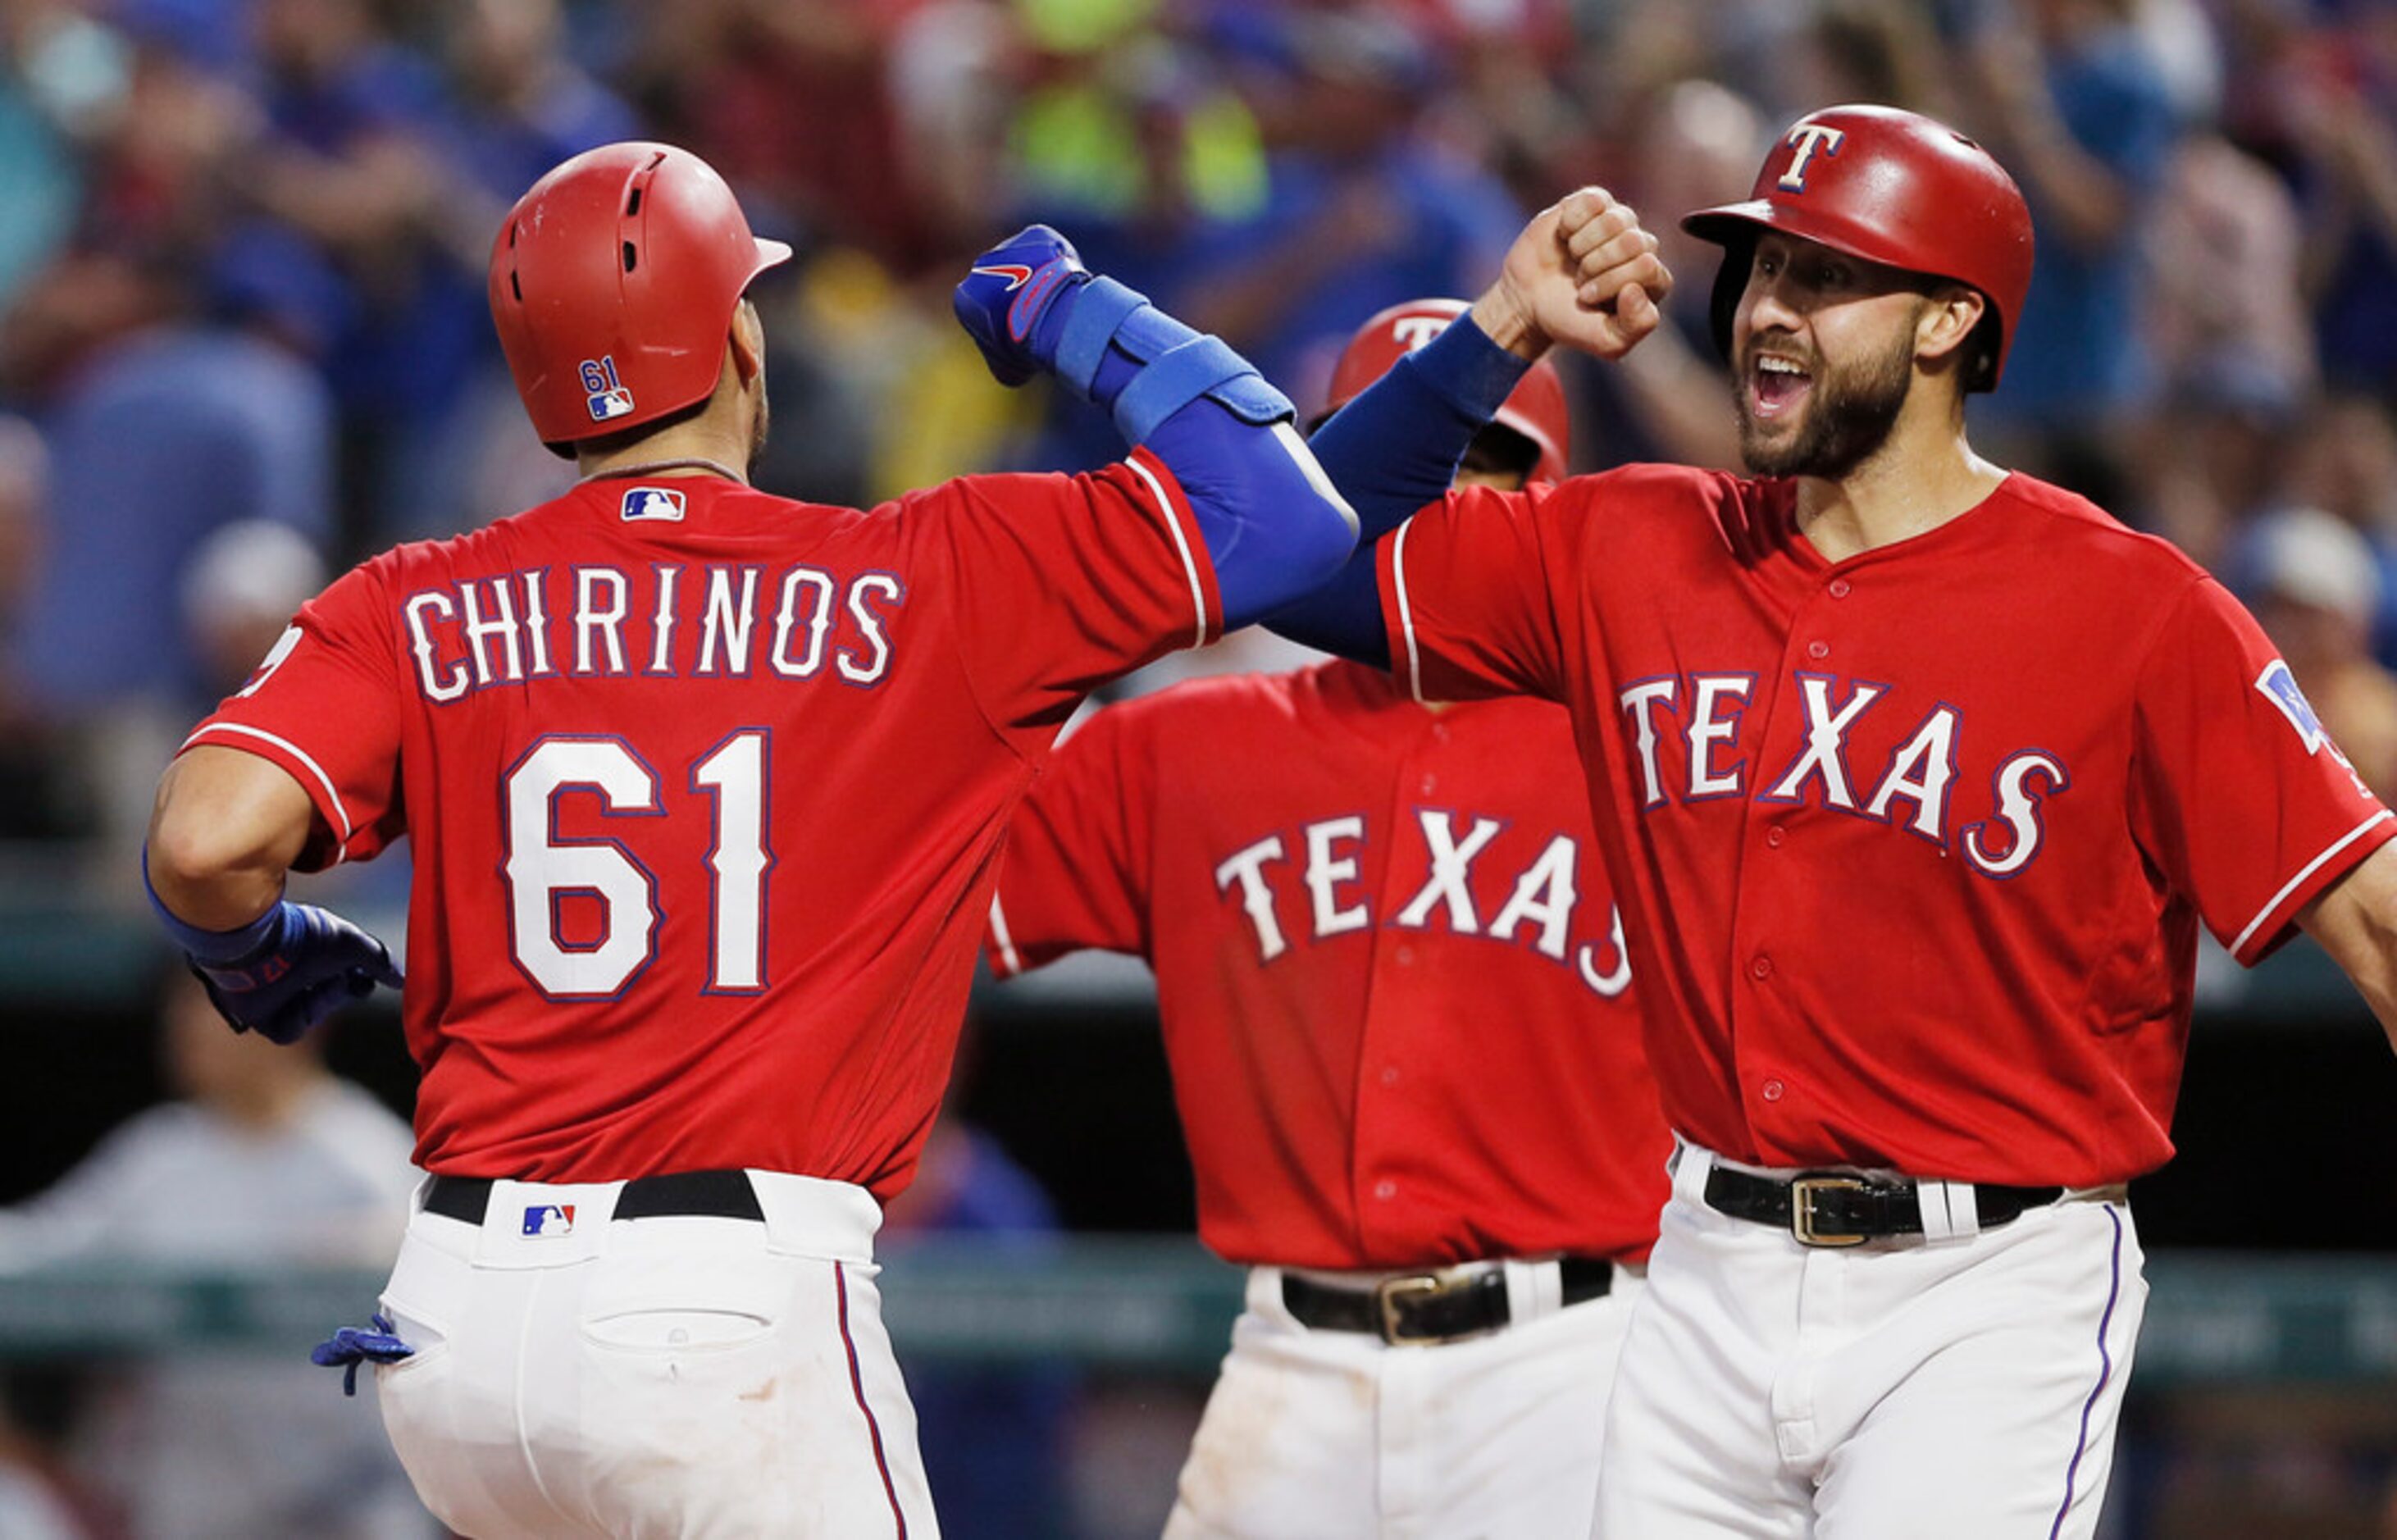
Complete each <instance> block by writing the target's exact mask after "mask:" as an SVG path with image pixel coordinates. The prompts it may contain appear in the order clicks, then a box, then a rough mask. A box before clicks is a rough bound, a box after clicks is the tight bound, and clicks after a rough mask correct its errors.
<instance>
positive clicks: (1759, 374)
mask: <svg viewBox="0 0 2397 1540" xmlns="http://www.w3.org/2000/svg"><path fill="white" fill-rule="evenodd" d="M1813 388H1814V375H1813V374H1812V373H1811V372H1810V371H1809V370H1808V369H1807V368H1805V366H1804V365H1802V364H1800V363H1799V362H1798V361H1797V360H1796V359H1793V358H1789V357H1787V356H1785V355H1781V354H1775V353H1760V354H1756V355H1753V356H1752V357H1751V358H1750V359H1749V362H1748V380H1747V394H1748V416H1749V417H1750V418H1751V419H1752V420H1754V421H1756V422H1774V421H1775V420H1777V419H1780V418H1784V417H1787V416H1788V415H1790V414H1791V413H1793V412H1795V411H1796V410H1797V408H1798V406H1799V404H1800V403H1801V402H1802V401H1803V400H1804V399H1805V398H1806V394H1807V392H1809V391H1810V390H1812V389H1813Z"/></svg>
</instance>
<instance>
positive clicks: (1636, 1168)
mask: <svg viewBox="0 0 2397 1540" xmlns="http://www.w3.org/2000/svg"><path fill="white" fill-rule="evenodd" d="M1464 308H1465V307H1464V304H1463V302H1462V301H1420V302H1417V303H1413V304H1405V305H1399V306H1394V307H1392V308H1391V309H1389V310H1386V311H1384V312H1382V313H1381V314H1380V315H1376V316H1374V317H1373V319H1372V320H1370V321H1368V322H1366V323H1365V325H1364V327H1363V328H1361V329H1360V330H1359V332H1358V333H1357V335H1356V337H1355V338H1354V340H1352V341H1350V342H1349V344H1348V347H1347V349H1346V353H1345V354H1344V355H1342V357H1341V360H1340V363H1339V366H1338V368H1337V369H1336V370H1335V372H1334V375H1333V379H1332V402H1333V404H1334V405H1337V404H1339V403H1340V402H1341V401H1343V400H1345V399H1346V398H1347V397H1348V396H1350V395H1354V394H1355V393H1356V392H1358V391H1359V390H1361V389H1363V388H1364V386H1365V385H1366V383H1367V382H1370V381H1372V380H1373V378H1374V377H1376V376H1378V375H1379V374H1381V373H1382V372H1383V371H1384V370H1385V369H1386V368H1389V366H1390V364H1391V363H1392V361H1393V360H1395V359H1396V358H1398V357H1399V356H1400V355H1403V354H1405V353H1406V352H1408V351H1409V350H1410V349H1412V348H1413V347H1416V346H1420V345H1421V344H1422V343H1424V342H1425V341H1428V340H1429V339H1430V338H1431V337H1432V336H1434V335H1436V334H1437V333H1438V332H1439V331H1440V330H1441V329H1442V328H1445V327H1446V326H1447V325H1448V323H1449V322H1450V321H1451V320H1453V318H1454V317H1455V316H1456V315H1457V314H1458V313H1460V312H1461V311H1462V310H1463V309H1464ZM1567 441H1568V432H1567V422H1566V417H1565V410H1564V393H1563V387H1562V386H1561V384H1560V382H1559V381H1558V379H1557V377H1556V373H1555V370H1554V369H1553V368H1550V367H1548V366H1546V365H1541V366H1536V367H1535V368H1533V370H1532V371H1531V372H1530V373H1528V374H1527V375H1525V376H1524V378H1523V380H1522V382H1520V384H1518V385H1517V386H1516V388H1515V391H1514V394H1513V395H1511V396H1510V397H1509V398H1508V399H1507V401H1506V403H1505V404H1504V405H1502V406H1501V407H1500V408H1498V412H1497V420H1496V422H1493V424H1492V425H1491V426H1490V427H1488V428H1485V429H1483V430H1482V431H1481V433H1480V435H1477V436H1476V437H1475V439H1474V441H1473V445H1472V447H1471V448H1470V449H1468V450H1467V451H1466V459H1465V467H1464V469H1463V470H1462V471H1461V472H1460V473H1459V477H1458V479H1459V480H1460V481H1463V482H1467V483H1471V484H1475V485H1480V486H1489V487H1502V488H1514V487H1520V486H1521V485H1523V484H1524V482H1525V480H1526V479H1527V478H1528V479H1530V480H1531V481H1533V482H1535V483H1538V484H1542V485H1547V484H1549V483H1552V482H1554V481H1555V480H1556V479H1557V478H1558V477H1559V476H1560V475H1562V474H1563V468H1564V464H1565V455H1566V446H1567ZM1572 764H1573V740H1572V735H1571V723H1570V722H1569V721H1568V719H1567V718H1566V716H1565V714H1564V713H1563V712H1561V711H1559V710H1557V709H1556V708H1555V707H1554V706H1550V705H1547V704H1545V703H1538V702H1532V701H1522V700H1509V701H1483V702H1476V703H1469V704H1463V705H1457V706H1453V707H1438V708H1434V707H1427V706H1425V705H1423V704H1419V703H1416V702H1414V701H1413V700H1410V699H1408V698H1406V697H1405V696H1403V695H1401V694H1400V693H1399V691H1398V690H1397V689H1396V688H1395V687H1394V686H1393V685H1392V684H1391V682H1390V681H1389V679H1388V678H1387V677H1386V676H1383V675H1381V674H1378V673H1376V672H1374V671H1373V670H1370V669H1366V668H1362V667H1360V666H1359V665H1357V664H1355V663H1346V662H1338V663H1328V664H1324V665H1321V666H1319V667H1315V668H1310V669H1306V670H1304V671H1301V672H1299V673H1295V674H1288V675H1249V676H1222V677H1217V678H1212V679H1201V680H1196V681H1193V682H1191V683H1188V684H1185V685H1181V686H1177V687H1175V688H1173V689H1171V690H1164V691H1161V692H1159V693H1158V694H1155V695H1150V696H1145V697H1142V698H1140V699H1138V700H1134V701H1132V702H1129V703H1125V704H1121V705H1117V706H1113V707H1110V708H1108V709H1107V710H1105V711H1103V712H1100V713H1099V714H1098V715H1097V716H1093V717H1091V719H1090V720H1089V721H1088V722H1087V723H1085V724H1083V725H1082V726H1081V727H1080V728H1079V729H1078V730H1077V731H1076V732H1075V733H1074V734H1073V736H1072V737H1071V738H1069V739H1068V740H1067V741H1066V743H1065V745H1064V747H1063V748H1062V749H1061V750H1060V751H1059V753H1058V756H1057V757H1056V758H1055V760H1054V761H1052V762H1051V766H1050V769H1049V770H1048V772H1047V773H1046V774H1044V775H1043V776H1042V778H1041V780H1040V783H1038V785H1037V786H1036V787H1035V788H1034V790H1033V792H1032V794H1031V796H1030V797H1027V798H1026V799H1025V801H1024V805H1023V807H1022V808H1021V809H1020V810H1018V811H1017V814H1016V817H1015V821H1014V823H1013V824H1012V825H1011V830H1010V833H1009V836H1008V850H1007V860H1006V862H1005V864H1004V865H1003V866H1002V867H1001V869H1000V875H999V884H998V896H997V898H996V899H995V900H994V902H993V904H992V905H991V926H990V934H989V937H988V940H987V943H986V951H987V955H988V957H989V960H990V963H991V966H992V969H993V971H995V972H997V973H998V974H999V975H1000V976H1001V977H1008V976H1011V975H1013V974H1016V973H1019V972H1022V971H1024V970H1026V969H1029V968H1037V967H1038V966H1040V965H1041V964H1043V963H1045V962H1049V961H1051V960H1053V959H1054V958H1057V957H1063V956H1065V954H1067V953H1070V952H1074V951H1078V950H1080V949H1082V948H1085V947H1104V948H1107V949H1110V950H1114V951H1120V952H1130V953H1136V954H1138V955H1140V956H1142V957H1145V958H1146V959H1147V961H1148V963H1149V966H1150V967H1151V968H1152V969H1154V970H1155V971H1156V974H1157V982H1158V1005H1159V1010H1160V1012H1161V1014H1162V1017H1163V1024H1164V1032H1165V1046H1166V1053H1167V1057H1168V1059H1169V1061H1170V1064H1171V1066H1172V1074H1173V1083H1174V1096H1175V1101H1176V1104H1177V1105H1179V1107H1180V1109H1181V1114H1182V1124H1183V1129H1184V1132H1185V1138H1186V1140H1187V1142H1188V1145H1189V1149H1190V1157H1191V1164H1192V1167H1193V1169H1194V1171H1195V1173H1196V1175H1197V1179H1198V1230H1199V1235H1200V1237H1201V1238H1202V1239H1204V1240H1205V1241H1206V1243H1207V1245H1208V1246H1209V1248H1210V1249H1212V1251H1214V1252H1216V1254H1218V1255H1219V1256H1222V1257H1225V1259H1227V1260H1229V1261H1233V1262H1238V1263H1242V1264H1245V1265H1248V1266H1249V1267H1250V1268H1251V1269H1252V1271H1251V1274H1250V1279H1249V1289H1248V1308H1247V1310H1246V1312H1245V1313H1244V1314H1243V1315H1242V1316H1241V1317H1240V1319H1239V1322H1238V1324H1237V1325H1236V1326H1235V1327H1234V1328H1233V1335H1232V1350H1231V1354H1230V1356H1229V1357H1228V1358H1226V1359H1225V1361H1224V1370H1223V1377H1222V1378H1221V1379H1220V1380H1219V1381H1218V1382H1217V1384H1216V1386H1215V1389H1214V1393H1213V1395H1212V1397H1211V1398H1210V1399H1209V1400H1208V1403H1207V1411H1206V1414H1205V1417H1204V1419H1203V1420H1202V1421H1201V1422H1200V1424H1199V1427H1198V1437H1197V1440H1196V1441H1195V1442H1194V1443H1193V1445H1192V1448H1191V1451H1190V1457H1189V1460H1188V1462H1187V1464H1185V1466H1184V1467H1183V1472H1182V1481H1181V1492H1180V1499H1179V1501H1178V1502H1177V1503H1176V1505H1175V1507H1174V1511H1173V1515H1172V1519H1171V1520H1169V1521H1168V1523H1167V1525H1166V1533H1167V1534H1168V1535H1169V1536H1176V1537H1185V1536H1186V1537H1189V1540H1212V1537H1223V1540H1229V1537H1235V1536H1237V1537H1239V1540H1283V1537H1287V1540H1316V1537H1319V1536H1323V1535H1342V1536H1356V1537H1360V1540H1361V1537H1369V1536H1377V1535H1378V1536H1393V1537H1395V1536H1402V1535H1422V1536H1426V1537H1429V1536H1436V1535H1458V1534H1504V1535H1508V1536H1515V1537H1519V1540H1528V1537H1532V1536H1540V1535H1554V1536H1572V1537H1573V1540H1580V1537H1581V1536H1582V1535H1584V1534H1586V1533H1587V1531H1588V1527H1589V1515H1590V1506H1591V1502H1592V1500H1593V1497H1594V1495H1595V1493H1596V1489H1597V1476H1598V1460H1599V1453H1600V1432H1601V1426H1602V1422H1603V1418H1604V1413H1605V1408H1606V1399H1607V1392H1608V1389H1609V1387H1610V1386H1611V1385H1612V1383H1613V1380H1614V1357H1615V1353H1616V1351H1617V1349H1618V1348H1619V1347H1620V1346H1621V1343H1622V1333H1623V1328H1624V1325H1625V1323H1626V1322H1627V1319H1629V1315H1630V1306H1631V1301H1632V1298H1633V1297H1634V1296H1635V1295H1636V1293H1637V1292H1638V1289H1639V1278H1640V1274H1641V1273H1642V1272H1643V1271H1644V1268H1643V1267H1642V1266H1641V1265H1640V1264H1641V1263H1642V1262H1643V1261H1644V1259H1645V1258H1646V1255H1647V1251H1648V1247H1649V1244H1650V1242H1651V1241H1653V1240H1654V1237H1655V1229H1656V1211H1657V1209H1658V1207H1659V1206H1660V1205H1661V1204H1662V1202H1663V1201H1664V1198H1665V1173H1664V1162H1665V1158H1666V1155H1667V1152H1668V1151H1669V1150H1670V1148H1671V1144H1672V1141H1671V1137H1670V1135H1669V1134H1668V1133H1667V1131H1666V1128H1665V1124H1664V1120H1663V1118H1662V1116H1661V1114H1660V1113H1659V1112H1658V1110H1657V1107H1656V1099H1655V1086H1654V1081H1653V1080H1652V1078H1650V1076H1649V1074H1648V1070H1647V1065H1646V1063H1645V1061H1644V1060H1643V1058H1642V1056H1641V1053H1640V1046H1639V1040H1638V1032H1639V1028H1638V1024H1637V1021H1636V1019H1635V1018H1634V1016H1633V1014H1632V1011H1631V1009H1630V1005H1629V1002H1628V1001H1627V1000H1626V999H1625V998H1624V991H1625V989H1626V988H1627V986H1628V985H1629V984H1630V982H1631V971H1630V967H1629V963H1628V961H1627V956H1626V953H1625V950H1624V946H1623V936H1622V931H1621V929H1620V926H1619V924H1618V923H1617V922H1616V920H1615V917H1614V909H1613V907H1612V905H1611V904H1610V903H1609V900H1608V896H1607V885H1606V883H1605V881H1604V880H1603V878H1602V877H1601V876H1600V874H1599V873H1598V871H1597V869H1596V867H1597V851H1596V847H1595V845H1594V843H1593V841H1592V837H1591V834H1590V828H1589V812H1588V807H1587V799H1586V798H1585V797H1583V796H1582V793H1581V789H1580V787H1579V786H1578V785H1576V784H1575V783H1574V781H1573V776H1572V774H1571V767H1572Z"/></svg>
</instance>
